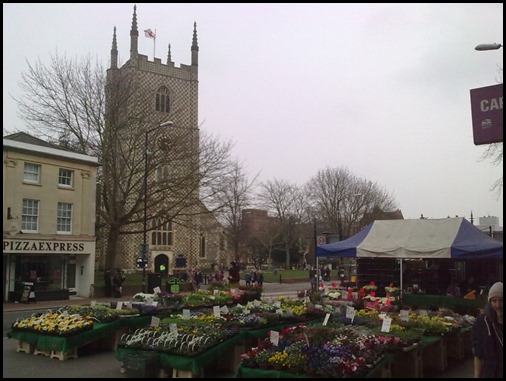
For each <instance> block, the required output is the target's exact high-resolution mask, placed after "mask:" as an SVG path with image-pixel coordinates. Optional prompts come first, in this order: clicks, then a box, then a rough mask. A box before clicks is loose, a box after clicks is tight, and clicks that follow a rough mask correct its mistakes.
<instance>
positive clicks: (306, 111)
mask: <svg viewBox="0 0 506 381" xmlns="http://www.w3.org/2000/svg"><path fill="white" fill-rule="evenodd" d="M133 6H134V3H131V4H82V3H81V4H6V3H4V4H3V63H4V65H3V81H4V82H3V103H4V104H3V106H4V112H3V127H4V133H5V132H6V130H7V131H8V132H12V131H14V130H26V128H25V126H24V123H23V121H22V120H21V119H19V118H18V117H17V109H16V105H15V103H14V102H13V100H12V99H11V97H10V95H16V94H19V86H18V83H19V81H20V79H21V73H22V72H25V71H26V69H27V65H26V61H28V62H30V63H35V62H36V61H37V59H39V58H40V59H41V60H42V62H46V63H48V62H49V56H50V55H51V54H54V53H55V52H58V53H59V54H66V55H67V56H69V57H72V58H81V57H85V56H88V55H91V56H92V57H98V58H99V60H100V61H101V62H102V63H103V65H104V66H106V65H107V66H108V65H109V59H110V49H111V42H112V33H113V27H114V26H116V27H117V41H118V50H119V57H120V63H121V64H122V63H124V62H125V61H126V60H127V59H128V57H129V50H130V36H129V31H130V27H131V21H132V13H133ZM137 20H138V28H139V32H140V33H139V53H141V54H145V55H147V56H148V57H149V59H150V60H152V58H153V48H154V44H153V40H152V39H149V38H146V37H145V36H144V33H143V32H142V31H143V30H144V29H147V28H151V29H152V30H153V31H155V30H156V34H157V38H156V57H157V58H161V59H162V62H165V60H166V58H167V46H168V44H171V50H172V60H173V61H174V62H175V64H176V66H179V65H180V64H187V65H189V64H190V62H191V52H190V46H191V43H192V34H193V23H194V22H196V23H197V32H198V45H199V123H200V124H202V126H201V128H203V129H206V130H208V131H210V132H212V133H214V134H215V135H217V136H218V137H219V138H221V139H222V140H224V141H228V140H229V141H232V142H233V144H234V152H233V154H234V156H236V157H237V158H238V159H239V160H241V161H243V162H244V164H245V166H246V169H247V171H248V173H250V174H251V176H253V175H255V174H256V173H260V176H259V180H260V181H266V180H273V179H275V178H276V179H284V180H287V181H289V182H292V183H296V184H299V185H302V184H303V183H305V182H306V181H308V180H309V179H310V178H311V177H312V176H314V175H316V173H317V171H318V170H320V169H325V168H326V167H332V168H333V167H339V166H344V167H346V168H348V169H349V170H350V172H352V173H353V174H355V175H356V176H359V177H361V178H365V179H368V180H371V181H374V182H377V183H378V184H379V185H380V186H381V187H382V188H384V189H385V190H386V191H387V192H390V193H391V194H392V195H393V197H394V198H395V200H396V202H397V204H398V207H399V208H400V209H401V211H402V213H403V215H404V218H419V217H420V215H421V214H423V215H424V216H426V217H428V218H445V217H447V216H452V217H454V216H456V215H458V216H461V217H466V218H467V219H468V220H469V219H470V214H471V211H472V212H473V214H474V217H475V218H478V217H480V216H488V215H491V216H498V217H499V218H500V224H501V225H503V212H502V210H503V193H502V192H501V193H500V195H499V196H498V195H497V193H495V192H492V191H490V188H491V186H492V184H493V183H494V181H496V180H497V179H498V178H500V177H501V176H502V173H503V167H502V165H500V166H493V165H492V164H491V162H490V161H482V160H480V157H481V155H482V153H483V152H484V150H485V149H484V147H485V146H475V145H474V142H473V133H472V123H471V106H470V96H469V90H470V89H473V88H479V87H485V86H490V85H494V84H496V83H498V82H502V72H501V71H500V69H502V68H503V50H502V48H501V49H500V50H493V51H482V52H479V51H476V50H474V47H475V46H476V45H478V44H481V43H494V42H496V43H501V44H502V43H503V41H502V36H503V5H502V4H416V3H415V4H359V5H354V4H262V3H257V4H255V3H246V4H193V3H187V4H151V3H149V4H148V3H141V4H138V5H137ZM27 132H30V131H27ZM475 223H477V221H476V222H475Z"/></svg>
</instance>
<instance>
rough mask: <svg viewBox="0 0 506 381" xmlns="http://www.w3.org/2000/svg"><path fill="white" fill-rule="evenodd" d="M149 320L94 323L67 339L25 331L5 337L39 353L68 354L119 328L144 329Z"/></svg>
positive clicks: (11, 333)
mask: <svg viewBox="0 0 506 381" xmlns="http://www.w3.org/2000/svg"><path fill="white" fill-rule="evenodd" d="M150 320H151V316H136V317H125V318H120V319H117V320H115V321H113V322H110V323H94V324H93V328H92V329H90V330H87V331H83V332H80V333H76V334H75V335H72V336H67V337H60V336H51V335H47V334H44V333H35V332H25V331H10V332H8V333H7V337H9V338H13V339H16V340H19V341H23V342H26V343H29V344H31V345H33V346H34V348H37V349H38V350H40V351H61V352H62V353H68V352H69V351H70V350H71V349H73V348H79V347H82V346H83V345H86V344H89V343H92V342H94V341H97V340H100V339H102V338H105V337H107V336H111V335H114V334H115V333H116V331H117V330H118V329H120V328H123V327H126V328H138V327H144V326H146V324H147V323H149V321H150Z"/></svg>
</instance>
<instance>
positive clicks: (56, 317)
mask: <svg viewBox="0 0 506 381" xmlns="http://www.w3.org/2000/svg"><path fill="white" fill-rule="evenodd" d="M92 328H93V320H92V319H91V318H89V317H84V316H81V315H79V314H73V315H69V314H68V313H66V312H61V313H60V312H48V313H44V314H41V313H37V314H34V315H33V316H32V317H30V318H27V319H22V320H18V321H16V322H15V323H13V325H12V329H13V330H19V331H28V332H37V333H44V334H47V335H53V336H70V335H74V334H77V333H80V332H83V331H86V330H88V329H92Z"/></svg>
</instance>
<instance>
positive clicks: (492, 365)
mask: <svg viewBox="0 0 506 381" xmlns="http://www.w3.org/2000/svg"><path fill="white" fill-rule="evenodd" d="M502 287H503V284H502V282H496V283H494V285H493V286H492V287H491V288H490V290H489V292H488V302H487V304H486V305H485V308H484V311H483V313H482V314H480V315H479V316H478V317H477V318H476V321H475V322H474V324H473V327H472V331H471V333H472V345H473V356H474V378H502V377H503V344H502V342H503V300H502Z"/></svg>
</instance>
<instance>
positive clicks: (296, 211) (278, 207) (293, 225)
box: [258, 179, 307, 268]
mask: <svg viewBox="0 0 506 381" xmlns="http://www.w3.org/2000/svg"><path fill="white" fill-rule="evenodd" d="M260 187H261V189H260V192H259V194H258V198H259V200H260V202H261V203H262V204H263V206H264V207H265V208H267V210H270V211H271V212H272V213H274V215H275V216H276V218H277V220H278V222H279V224H280V227H281V236H282V241H283V244H284V248H285V255H286V256H285V257H286V267H287V268H290V248H291V247H292V246H293V244H295V243H296V242H297V241H298V239H299V231H298V229H299V226H300V224H301V223H302V222H303V219H304V216H305V204H306V200H307V196H306V194H305V193H304V192H303V190H302V189H301V188H300V187H298V186H297V185H295V184H291V183H289V182H287V181H285V180H277V179H274V180H273V181H267V182H265V183H262V184H261V185H260Z"/></svg>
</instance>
